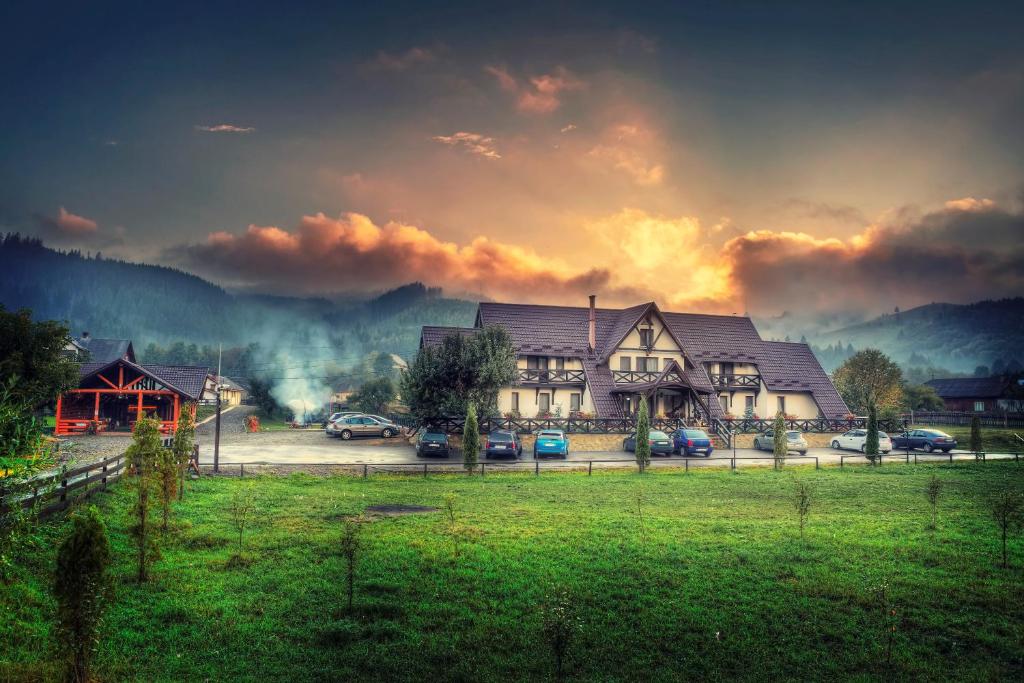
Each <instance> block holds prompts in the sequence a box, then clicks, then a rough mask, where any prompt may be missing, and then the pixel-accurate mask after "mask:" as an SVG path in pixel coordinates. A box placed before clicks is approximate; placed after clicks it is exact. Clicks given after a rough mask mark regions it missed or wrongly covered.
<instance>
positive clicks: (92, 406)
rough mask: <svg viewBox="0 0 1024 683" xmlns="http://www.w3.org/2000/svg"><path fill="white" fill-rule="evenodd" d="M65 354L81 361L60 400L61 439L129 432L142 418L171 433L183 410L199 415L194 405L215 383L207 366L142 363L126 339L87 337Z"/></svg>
mask: <svg viewBox="0 0 1024 683" xmlns="http://www.w3.org/2000/svg"><path fill="white" fill-rule="evenodd" d="M67 352H68V353H70V354H73V355H74V356H75V357H76V359H77V360H79V362H80V365H79V373H78V374H79V380H78V387H76V388H75V389H70V390H68V391H66V392H64V393H63V394H62V395H61V396H60V397H59V398H58V399H57V411H56V422H55V428H54V433H55V434H58V435H67V434H75V433H82V432H87V431H93V430H95V431H97V432H114V431H129V430H131V429H132V428H133V427H134V425H135V422H136V420H137V419H138V416H139V415H148V416H150V417H155V418H157V419H158V420H159V421H160V429H161V431H162V432H164V433H170V432H172V431H174V427H175V425H176V423H177V421H178V418H179V417H180V416H181V411H182V410H188V411H191V412H192V416H193V417H195V406H196V402H197V401H198V400H199V399H200V397H201V396H202V395H203V392H204V390H207V391H208V390H209V389H210V388H211V387H212V386H213V384H214V376H213V374H211V372H210V369H209V368H205V367H195V366H191V365H152V364H151V365H142V364H140V363H139V362H138V361H137V360H136V358H135V349H134V348H133V347H132V343H131V341H130V340H128V339H96V338H93V337H90V336H89V335H87V334H83V335H82V337H81V338H79V339H76V340H74V342H73V344H72V345H70V346H69V348H68V349H67Z"/></svg>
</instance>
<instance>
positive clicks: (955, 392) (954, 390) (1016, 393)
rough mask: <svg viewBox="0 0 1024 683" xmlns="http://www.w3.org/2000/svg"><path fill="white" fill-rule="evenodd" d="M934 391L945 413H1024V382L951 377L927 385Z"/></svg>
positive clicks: (997, 377) (1004, 378) (1000, 377)
mask: <svg viewBox="0 0 1024 683" xmlns="http://www.w3.org/2000/svg"><path fill="white" fill-rule="evenodd" d="M925 384H927V385H928V386H930V387H932V388H933V389H935V393H937V394H938V395H939V396H940V397H941V398H942V401H943V403H945V404H946V410H953V411H958V412H968V413H1024V378H1022V377H1020V376H1013V375H995V376H993V377H950V378H948V379H933V380H929V381H928V382H925Z"/></svg>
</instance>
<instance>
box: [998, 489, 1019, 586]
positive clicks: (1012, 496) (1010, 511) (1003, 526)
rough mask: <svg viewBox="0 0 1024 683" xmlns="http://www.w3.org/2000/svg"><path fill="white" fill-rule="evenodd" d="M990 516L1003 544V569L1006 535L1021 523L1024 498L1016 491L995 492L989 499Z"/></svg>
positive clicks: (1006, 565)
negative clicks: (997, 528)
mask: <svg viewBox="0 0 1024 683" xmlns="http://www.w3.org/2000/svg"><path fill="white" fill-rule="evenodd" d="M991 506H992V518H993V519H994V520H995V522H996V525H997V526H998V527H999V532H1000V535H1001V537H1002V545H1003V569H1006V568H1007V567H1008V566H1009V564H1008V563H1007V556H1006V537H1007V535H1008V534H1009V533H1011V532H1012V531H1013V530H1014V529H1015V528H1016V527H1017V526H1019V525H1020V523H1021V510H1022V509H1024V498H1022V497H1021V494H1020V493H1019V492H1018V491H1012V490H1010V489H1003V490H1001V491H999V492H998V493H996V495H995V496H994V497H993V498H992V501H991Z"/></svg>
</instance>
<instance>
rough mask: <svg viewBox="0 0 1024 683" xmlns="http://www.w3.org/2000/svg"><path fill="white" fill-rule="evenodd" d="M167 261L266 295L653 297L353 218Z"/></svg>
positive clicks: (545, 264)
mask: <svg viewBox="0 0 1024 683" xmlns="http://www.w3.org/2000/svg"><path fill="white" fill-rule="evenodd" d="M167 256H168V257H169V258H171V259H173V260H175V261H177V262H179V263H182V264H183V265H186V266H187V267H189V268H192V269H194V270H197V271H200V272H205V273H208V274H211V275H214V276H215V277H217V278H218V279H223V278H224V277H228V278H230V279H231V281H232V282H231V283H232V284H244V285H248V286H255V287H257V288H260V289H264V290H270V291H276V290H278V289H279V288H282V287H284V288H287V289H288V290H289V291H293V290H295V289H298V290H301V291H305V292H335V291H343V290H352V289H356V290H363V291H370V290H375V289H383V288H388V287H393V286H395V285H397V284H402V283H407V282H412V281H415V280H418V281H421V282H427V283H430V284H432V285H440V286H442V287H444V288H445V289H446V290H447V291H449V292H451V293H453V294H466V293H469V294H478V295H481V296H485V297H492V298H497V299H504V300H510V301H520V300H522V301H541V302H554V301H559V302H582V301H585V300H586V295H587V294H590V293H595V292H597V293H600V294H602V296H603V297H604V299H603V300H605V301H609V302H611V301H614V302H617V303H629V302H634V301H637V300H640V299H649V298H652V296H653V294H652V292H651V291H650V290H647V289H644V288H641V287H619V286H616V285H614V284H613V283H612V277H611V273H610V272H609V271H608V270H606V269H600V268H586V267H584V268H580V267H578V266H573V265H570V264H567V263H565V262H563V261H561V260H559V259H554V258H551V257H547V256H542V255H540V254H538V253H537V252H535V251H533V250H532V249H528V248H524V247H519V246H515V245H511V244H506V243H502V242H497V241H494V240H490V239H488V238H486V237H477V238H476V239H474V240H472V241H471V242H470V243H468V244H465V245H457V244H455V243H452V242H445V241H442V240H440V239H438V238H436V237H435V236H434V235H432V234H431V233H429V232H427V231H426V230H423V229H422V228H419V227H416V226H413V225H407V224H403V223H398V222H389V223H386V224H384V225H382V226H378V225H376V224H375V223H374V222H373V221H372V220H371V219H370V218H369V217H367V216H365V215H362V214H357V213H347V214H344V215H342V216H340V217H339V218H330V217H328V216H325V215H324V214H322V213H318V214H316V215H312V216H304V217H303V218H302V220H301V221H300V222H299V225H298V227H297V228H296V229H295V230H294V231H287V230H283V229H281V228H278V227H275V226H266V227H262V226H256V225H251V226H249V228H248V229H247V230H246V231H245V232H244V233H242V234H239V235H232V234H230V233H225V232H216V233H212V234H211V235H210V236H209V237H208V238H207V241H206V242H205V243H202V244H194V245H188V246H182V247H176V248H174V249H171V250H169V251H168V254H167Z"/></svg>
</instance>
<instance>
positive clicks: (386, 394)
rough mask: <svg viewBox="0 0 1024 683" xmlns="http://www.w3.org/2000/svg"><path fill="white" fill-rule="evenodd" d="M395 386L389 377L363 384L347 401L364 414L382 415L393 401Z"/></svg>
mask: <svg viewBox="0 0 1024 683" xmlns="http://www.w3.org/2000/svg"><path fill="white" fill-rule="evenodd" d="M395 396H396V391H395V385H394V383H393V382H392V381H391V379H390V378H389V377H379V378H377V379H371V380H369V381H368V382H364V383H363V385H362V386H361V387H359V390H358V391H356V392H355V393H354V394H352V397H351V398H350V399H349V401H350V402H351V403H352V405H354V406H355V407H356V408H357V409H359V410H361V411H363V412H364V413H373V414H378V415H379V414H383V413H385V412H387V410H388V406H390V405H391V403H392V402H393V401H394V400H395Z"/></svg>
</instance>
